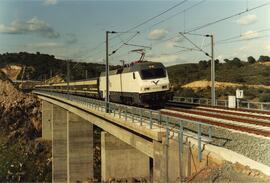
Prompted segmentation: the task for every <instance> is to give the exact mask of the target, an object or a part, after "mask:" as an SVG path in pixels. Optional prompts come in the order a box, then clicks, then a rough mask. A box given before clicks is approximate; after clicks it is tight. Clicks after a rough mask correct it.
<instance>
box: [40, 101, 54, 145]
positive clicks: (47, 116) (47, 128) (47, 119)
mask: <svg viewBox="0 0 270 183" xmlns="http://www.w3.org/2000/svg"><path fill="white" fill-rule="evenodd" d="M52 110H53V104H51V103H49V102H47V101H45V100H42V139H44V140H52Z"/></svg>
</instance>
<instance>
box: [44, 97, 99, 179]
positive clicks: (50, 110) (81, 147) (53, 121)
mask: <svg viewBox="0 0 270 183" xmlns="http://www.w3.org/2000/svg"><path fill="white" fill-rule="evenodd" d="M42 138H43V139H47V140H52V157H53V161H52V182H76V181H77V180H80V181H84V180H87V179H88V178H93V177H94V175H93V151H94V150H93V124H91V123H89V122H88V121H86V120H84V119H82V118H81V117H79V116H77V115H75V114H73V113H71V112H68V111H67V110H65V109H63V108H61V107H58V106H57V105H53V104H51V103H49V102H46V101H43V102H42Z"/></svg>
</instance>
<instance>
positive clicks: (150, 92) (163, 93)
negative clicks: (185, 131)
mask: <svg viewBox="0 0 270 183" xmlns="http://www.w3.org/2000/svg"><path fill="white" fill-rule="evenodd" d="M36 88H37V89H39V90H46V91H54V92H61V93H67V92H69V93H71V94H74V95H81V96H88V97H92V98H97V99H105V97H106V76H105V72H103V73H101V74H100V77H98V78H93V79H88V80H83V81H74V82H70V83H69V84H68V83H55V84H50V85H37V86H36ZM109 92H110V101H111V102H117V103H123V104H128V105H136V106H144V107H152V106H162V105H164V104H165V103H166V102H167V101H168V100H171V99H172V97H173V92H171V91H170V82H169V78H168V73H167V70H166V68H165V67H164V65H163V64H162V63H158V62H148V61H137V62H133V63H131V64H129V65H128V66H126V67H122V68H119V69H116V70H112V71H110V73H109Z"/></svg>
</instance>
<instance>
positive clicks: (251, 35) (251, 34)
mask: <svg viewBox="0 0 270 183" xmlns="http://www.w3.org/2000/svg"><path fill="white" fill-rule="evenodd" d="M241 36H242V38H243V39H252V38H256V37H258V36H259V33H258V32H256V31H247V32H245V33H243V34H242V35H241Z"/></svg>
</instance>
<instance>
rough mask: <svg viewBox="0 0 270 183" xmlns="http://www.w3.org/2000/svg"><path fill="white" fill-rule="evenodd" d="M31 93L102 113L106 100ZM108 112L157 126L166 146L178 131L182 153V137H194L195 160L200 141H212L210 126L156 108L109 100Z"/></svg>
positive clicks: (200, 147) (38, 92)
mask: <svg viewBox="0 0 270 183" xmlns="http://www.w3.org/2000/svg"><path fill="white" fill-rule="evenodd" d="M33 93H35V94H38V95H43V96H47V97H51V98H54V99H58V100H63V101H65V102H66V103H67V100H68V101H70V103H72V105H74V104H76V105H75V106H76V107H80V108H82V109H84V110H86V109H91V110H96V111H99V112H104V113H106V103H105V101H102V100H96V99H92V98H87V97H83V96H75V95H71V94H69V95H68V94H64V93H56V92H49V91H42V90H35V91H33ZM108 115H110V116H111V117H114V118H116V119H122V120H125V121H126V122H131V123H137V124H138V125H140V126H144V127H146V128H149V129H153V128H157V126H158V127H159V128H163V129H166V144H167V145H169V140H170V138H172V137H174V135H175V134H178V135H177V136H178V139H176V140H177V141H178V142H179V152H181V153H183V145H184V143H185V142H184V136H185V137H191V138H194V139H196V140H197V144H198V148H197V149H198V160H200V161H201V159H202V142H204V143H209V142H211V141H212V129H213V126H212V125H210V124H206V123H201V122H197V121H191V120H185V119H181V118H177V117H173V116H169V115H164V114H162V113H161V112H160V111H159V110H151V109H145V108H139V107H134V106H128V105H122V104H116V103H109V113H108ZM179 155H180V153H179Z"/></svg>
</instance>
